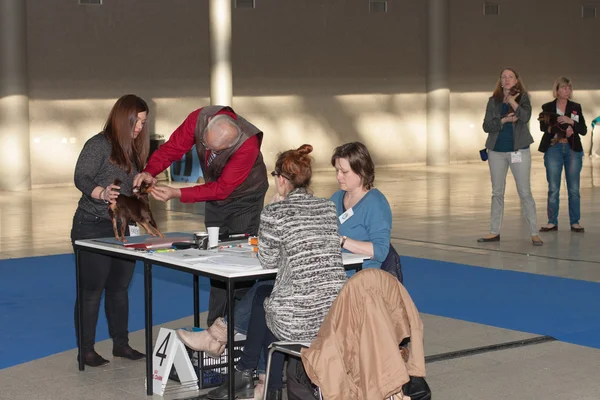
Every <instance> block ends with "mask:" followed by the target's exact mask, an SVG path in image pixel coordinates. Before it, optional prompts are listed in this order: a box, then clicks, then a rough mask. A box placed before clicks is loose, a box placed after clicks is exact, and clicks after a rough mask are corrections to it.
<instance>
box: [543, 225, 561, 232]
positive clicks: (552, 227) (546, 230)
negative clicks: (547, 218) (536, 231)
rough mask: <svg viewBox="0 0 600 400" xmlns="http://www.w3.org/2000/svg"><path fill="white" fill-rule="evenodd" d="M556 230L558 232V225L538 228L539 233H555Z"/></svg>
mask: <svg viewBox="0 0 600 400" xmlns="http://www.w3.org/2000/svg"><path fill="white" fill-rule="evenodd" d="M557 230H558V225H552V226H542V227H541V228H540V232H556V231H557Z"/></svg>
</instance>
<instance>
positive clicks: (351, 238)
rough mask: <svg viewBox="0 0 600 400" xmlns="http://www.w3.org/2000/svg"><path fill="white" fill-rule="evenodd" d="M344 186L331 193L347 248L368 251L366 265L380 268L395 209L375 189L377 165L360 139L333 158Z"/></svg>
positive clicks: (385, 253) (341, 243)
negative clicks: (369, 257) (368, 257)
mask: <svg viewBox="0 0 600 400" xmlns="http://www.w3.org/2000/svg"><path fill="white" fill-rule="evenodd" d="M331 165H333V166H334V167H335V171H336V179H337V181H338V183H339V184H340V189H341V190H338V191H337V192H335V193H334V194H333V196H331V200H332V201H333V202H334V203H335V207H336V210H337V215H338V226H339V232H340V245H341V246H342V249H343V251H348V252H350V253H357V254H366V255H369V256H371V259H369V260H366V261H365V262H364V263H363V268H374V267H375V268H379V267H381V263H382V262H383V261H384V260H385V258H386V257H387V255H388V251H389V249H390V232H391V230H392V210H391V209H390V204H389V203H388V201H387V199H386V198H385V196H384V195H383V193H381V192H380V191H379V190H378V189H375V188H373V182H374V181H375V166H374V165H373V160H372V159H371V155H370V154H369V150H368V149H367V147H366V146H365V145H364V144H362V143H360V142H352V143H346V144H343V145H341V146H339V147H337V148H336V149H335V151H334V152H333V156H332V157H331Z"/></svg>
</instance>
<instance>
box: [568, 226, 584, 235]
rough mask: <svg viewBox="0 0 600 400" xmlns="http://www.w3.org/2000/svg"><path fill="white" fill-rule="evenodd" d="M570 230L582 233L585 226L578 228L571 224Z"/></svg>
mask: <svg viewBox="0 0 600 400" xmlns="http://www.w3.org/2000/svg"><path fill="white" fill-rule="evenodd" d="M571 232H577V233H583V232H585V228H584V227H583V226H582V227H580V228H575V227H574V226H572V227H571Z"/></svg>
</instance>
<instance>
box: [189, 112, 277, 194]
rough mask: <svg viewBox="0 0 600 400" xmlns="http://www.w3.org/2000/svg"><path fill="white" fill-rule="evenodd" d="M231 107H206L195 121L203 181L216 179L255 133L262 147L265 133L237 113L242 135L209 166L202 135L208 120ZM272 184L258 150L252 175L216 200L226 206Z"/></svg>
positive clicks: (251, 171) (197, 149)
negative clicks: (224, 197)
mask: <svg viewBox="0 0 600 400" xmlns="http://www.w3.org/2000/svg"><path fill="white" fill-rule="evenodd" d="M224 109H226V110H228V111H231V112H233V113H235V111H233V109H231V108H230V107H224V106H207V107H203V108H202V110H200V114H198V120H197V122H196V131H195V134H194V137H195V138H196V151H197V152H198V159H199V160H200V168H202V175H203V176H204V180H205V181H206V182H214V181H216V180H217V179H219V177H220V176H221V173H222V172H223V168H225V165H226V164H227V161H228V160H229V158H230V157H231V156H232V155H233V154H234V153H235V152H236V151H238V149H239V148H240V147H241V146H242V145H243V144H244V142H246V140H248V139H249V138H251V137H252V136H254V135H256V136H258V140H259V146H260V145H261V144H262V137H263V133H262V131H261V130H260V129H258V128H257V127H256V126H254V125H252V124H251V123H250V122H248V121H246V120H245V119H244V118H243V117H241V116H240V115H238V114H236V116H237V121H236V122H237V124H238V125H239V127H240V130H241V131H242V136H241V138H240V140H239V141H238V142H237V143H236V144H235V145H234V146H233V147H231V148H229V149H227V150H224V151H222V152H220V153H219V154H218V155H217V156H216V157H215V158H214V159H213V161H212V162H211V163H210V166H209V167H208V168H207V167H206V151H207V149H206V148H205V147H204V146H203V145H202V141H201V139H202V135H203V133H204V130H205V129H206V126H207V125H208V119H209V118H211V117H214V116H215V115H216V114H217V113H218V112H220V111H221V110H224ZM268 187H269V183H268V180H267V167H266V166H265V162H264V161H263V156H262V153H261V152H259V153H258V157H256V160H255V161H254V165H253V166H252V169H251V170H250V175H248V177H247V178H246V180H245V181H244V182H242V183H241V184H240V185H239V186H238V187H237V188H235V190H234V191H233V193H231V195H230V196H229V197H228V198H227V199H225V200H219V201H216V202H215V203H217V204H219V205H225V204H227V203H228V202H230V201H231V200H233V199H238V198H240V197H244V196H247V195H248V194H250V193H256V192H258V191H264V192H266V190H267V188H268Z"/></svg>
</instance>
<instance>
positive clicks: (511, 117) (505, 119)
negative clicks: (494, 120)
mask: <svg viewBox="0 0 600 400" xmlns="http://www.w3.org/2000/svg"><path fill="white" fill-rule="evenodd" d="M518 119H519V118H518V117H517V116H516V115H515V114H514V113H510V114H507V115H506V116H505V117H503V118H502V119H501V120H500V121H501V122H502V125H504V124H505V123H507V122H516V121H517V120H518Z"/></svg>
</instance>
